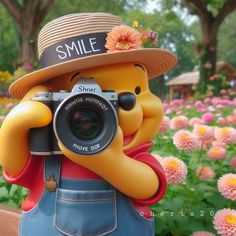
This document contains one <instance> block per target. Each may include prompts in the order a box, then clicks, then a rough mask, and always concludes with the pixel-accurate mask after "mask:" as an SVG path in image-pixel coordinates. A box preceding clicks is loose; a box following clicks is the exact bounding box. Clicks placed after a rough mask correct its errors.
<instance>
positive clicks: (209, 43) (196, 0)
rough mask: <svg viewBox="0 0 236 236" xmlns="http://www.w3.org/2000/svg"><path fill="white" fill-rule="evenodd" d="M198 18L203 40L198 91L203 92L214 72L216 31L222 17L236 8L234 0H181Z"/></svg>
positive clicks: (222, 19)
mask: <svg viewBox="0 0 236 236" xmlns="http://www.w3.org/2000/svg"><path fill="white" fill-rule="evenodd" d="M181 2H182V4H184V6H186V7H187V8H188V9H189V11H190V13H191V14H194V15H197V16H198V17H199V20H200V26H201V33H202V39H203V42H202V44H201V45H200V46H201V47H200V81H199V83H198V91H199V92H200V93H205V91H206V89H207V82H208V80H209V78H210V76H211V75H213V74H215V71H216V61H217V48H218V45H217V39H218V32H219V28H220V26H221V24H222V23H223V21H224V19H225V18H226V17H227V16H228V15H229V14H230V13H231V12H233V11H234V10H235V9H236V1H235V0H219V1H215V0H181Z"/></svg>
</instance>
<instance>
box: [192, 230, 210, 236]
mask: <svg viewBox="0 0 236 236" xmlns="http://www.w3.org/2000/svg"><path fill="white" fill-rule="evenodd" d="M191 236H215V234H212V233H210V232H207V231H197V232H194V233H193V234H192V235H191Z"/></svg>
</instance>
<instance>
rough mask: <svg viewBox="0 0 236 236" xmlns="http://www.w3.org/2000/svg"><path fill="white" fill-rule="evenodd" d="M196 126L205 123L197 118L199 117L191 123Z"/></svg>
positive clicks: (190, 123)
mask: <svg viewBox="0 0 236 236" xmlns="http://www.w3.org/2000/svg"><path fill="white" fill-rule="evenodd" d="M196 124H198V125H201V124H203V121H202V120H201V119H200V118H197V117H193V118H191V119H190V121H189V125H191V126H193V125H196Z"/></svg>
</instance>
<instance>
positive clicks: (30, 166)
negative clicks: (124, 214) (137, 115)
mask: <svg viewBox="0 0 236 236" xmlns="http://www.w3.org/2000/svg"><path fill="white" fill-rule="evenodd" d="M151 146H152V144H151V143H146V144H143V145H141V146H139V147H137V148H136V149H134V150H131V151H128V152H126V155H127V156H129V157H131V158H134V159H135V160H137V161H141V162H143V163H145V164H147V165H149V166H150V167H151V168H152V169H153V170H154V171H155V172H156V174H157V176H158V178H159V183H160V186H159V189H158V191H157V193H156V194H155V195H154V196H153V197H151V198H150V199H146V200H137V199H132V203H133V205H134V207H135V208H136V209H137V210H138V211H139V212H140V214H142V215H143V216H146V217H148V218H149V217H151V212H150V210H149V208H148V207H147V206H148V205H152V204H154V203H156V202H158V201H159V200H160V199H161V198H162V197H163V196H164V194H165V191H166V186H167V183H166V178H165V174H164V171H163V169H162V167H161V166H160V164H159V162H158V161H157V160H156V159H155V158H154V157H153V156H152V155H150V154H149V153H147V151H148V150H149V149H150V147H151ZM44 158H47V157H43V156H33V155H30V157H29V160H28V163H27V165H26V166H25V168H24V170H23V171H22V172H21V173H20V174H19V175H18V176H16V177H11V176H10V175H9V174H7V173H6V171H4V170H3V176H4V178H5V179H6V180H7V182H9V183H11V184H17V185H20V186H22V187H25V188H27V189H29V194H28V196H27V198H26V200H25V201H24V203H23V204H22V210H24V211H28V210H30V209H32V208H33V207H34V206H35V205H36V204H37V203H38V201H39V199H40V197H41V195H42V194H43V191H44ZM61 177H63V178H75V179H101V177H100V176H98V175H96V174H95V173H93V172H92V171H90V170H88V169H87V168H84V167H82V166H80V165H78V164H76V163H74V162H72V161H71V160H69V159H68V158H66V157H65V156H63V157H62V164H61Z"/></svg>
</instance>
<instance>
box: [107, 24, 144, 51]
mask: <svg viewBox="0 0 236 236" xmlns="http://www.w3.org/2000/svg"><path fill="white" fill-rule="evenodd" d="M140 36H141V35H140V33H139V32H138V31H137V30H135V29H134V28H132V27H130V26H126V25H120V26H115V27H114V28H113V29H112V30H111V31H110V32H109V33H108V34H107V38H106V40H107V43H106V45H105V47H106V48H107V49H108V51H107V52H115V51H127V50H131V49H138V48H141V45H142V41H141V38H140Z"/></svg>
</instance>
